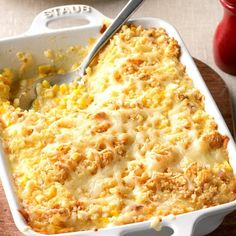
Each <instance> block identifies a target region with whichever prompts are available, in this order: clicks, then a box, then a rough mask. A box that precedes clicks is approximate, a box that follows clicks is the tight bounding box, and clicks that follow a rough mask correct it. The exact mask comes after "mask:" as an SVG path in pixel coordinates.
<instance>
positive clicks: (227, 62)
mask: <svg viewBox="0 0 236 236" xmlns="http://www.w3.org/2000/svg"><path fill="white" fill-rule="evenodd" d="M220 2H221V4H222V5H223V7H224V17H223V19H222V21H221V22H220V24H219V25H218V27H217V29H216V32H215V37H214V57H215V62H216V64H217V65H218V66H219V68H220V69H222V70H223V71H224V72H226V73H228V74H232V75H236V0H220Z"/></svg>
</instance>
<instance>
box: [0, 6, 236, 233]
mask: <svg viewBox="0 0 236 236" xmlns="http://www.w3.org/2000/svg"><path fill="white" fill-rule="evenodd" d="M65 17H76V18H79V19H84V20H88V22H89V23H88V24H87V25H83V26H78V27H73V28H66V29H60V30H52V29H49V28H48V23H49V22H51V21H54V20H57V19H59V18H65ZM104 20H110V19H109V18H107V17H105V16H104V15H102V14H101V13H100V12H98V11H97V10H95V9H93V8H91V7H89V6H83V5H68V6H61V7H55V8H51V9H48V10H46V11H43V12H41V13H40V14H39V15H38V16H37V17H36V18H35V19H34V21H33V23H32V25H31V27H30V29H29V31H28V32H26V33H25V34H23V35H20V36H17V37H12V38H7V39H3V40H0V69H2V68H4V67H11V68H13V69H16V68H17V67H18V65H19V62H18V61H17V58H16V57H15V54H16V53H17V52H18V51H25V52H30V53H32V54H33V56H34V59H35V62H36V64H41V63H44V61H45V58H44V56H43V53H42V52H43V51H44V50H46V49H48V48H50V49H61V48H67V47H69V46H71V45H77V44H80V45H86V43H87V40H88V38H90V37H96V36H98V35H99V29H100V27H101V25H102V22H103V21H104ZM131 22H132V23H134V24H138V25H142V26H144V27H163V28H165V29H166V31H167V33H168V34H169V35H170V36H172V37H174V38H175V39H177V41H178V43H179V45H180V46H181V62H182V63H183V64H184V65H186V69H187V73H188V74H189V76H190V77H191V78H192V79H193V82H194V85H195V86H196V87H197V88H198V89H199V90H200V91H201V93H202V94H203V95H204V96H205V106H206V111H207V112H208V113H209V114H210V115H211V116H213V117H214V118H215V120H216V122H217V124H218V126H219V131H220V132H221V133H222V134H225V135H227V136H228V137H229V138H230V141H229V144H228V151H229V156H230V164H231V165H232V167H233V169H234V173H235V174H236V160H234V156H235V157H236V146H235V143H234V141H233V138H232V136H231V134H230V132H229V130H228V128H227V126H226V124H225V122H224V120H223V118H222V116H221V114H220V112H219V110H218V108H217V106H216V104H215V102H214V100H213V99H212V96H211V94H210V92H209V91H208V89H207V87H206V85H205V83H204V80H203V79H202V77H201V75H200V73H199V71H198V69H197V67H196V65H195V64H194V62H193V60H192V58H191V56H190V55H189V53H188V51H187V49H186V47H185V45H184V43H183V41H182V39H181V38H180V36H179V34H178V33H177V31H176V30H175V28H174V27H173V26H172V25H170V24H169V23H167V22H165V21H163V20H161V19H157V18H139V19H134V20H131ZM0 177H1V180H2V184H3V187H4V190H5V193H6V197H7V200H8V203H9V206H10V209H11V212H12V215H13V218H14V221H15V224H16V226H17V228H18V229H19V230H20V231H21V232H22V233H23V234H24V235H28V236H37V235H38V236H40V235H43V234H39V233H36V232H34V231H33V230H31V229H30V228H29V227H28V226H27V224H26V222H25V220H24V218H23V217H22V215H21V214H20V212H19V211H18V209H19V205H18V202H17V197H16V194H15V192H14V187H13V182H12V179H11V174H10V171H9V168H8V163H7V160H6V158H4V153H3V150H2V148H1V146H0ZM235 209H236V201H234V202H230V203H227V204H223V205H219V206H215V207H210V208H207V209H203V210H199V211H194V212H190V213H186V214H182V215H178V216H175V217H172V216H168V217H165V218H164V219H163V221H162V223H161V225H162V226H166V227H169V228H171V229H172V230H170V229H166V228H165V227H164V229H163V230H162V231H160V232H156V231H154V230H151V229H150V221H146V222H141V223H135V224H129V225H124V226H118V227H111V228H106V229H101V230H99V231H97V232H94V231H83V232H74V233H65V234H60V235H63V236H74V235H78V236H79V235H81V236H82V235H83V236H88V235H91V236H92V235H94V236H118V235H120V236H132V235H133V236H134V235H135V236H138V235H140V236H141V235H144V234H146V235H147V236H151V235H153V236H154V235H159V236H160V235H163V236H164V235H171V233H173V231H174V234H173V235H175V236H193V235H205V234H208V233H210V232H211V231H213V230H214V229H216V228H217V227H218V226H219V225H220V223H221V222H222V221H223V219H224V217H225V215H227V214H228V213H230V212H232V211H233V210H235ZM57 235H58V234H57Z"/></svg>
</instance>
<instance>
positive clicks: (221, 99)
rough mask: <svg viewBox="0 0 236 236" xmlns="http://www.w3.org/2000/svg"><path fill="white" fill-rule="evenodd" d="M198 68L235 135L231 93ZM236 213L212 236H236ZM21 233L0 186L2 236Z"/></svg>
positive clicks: (209, 71) (202, 66) (210, 72)
mask: <svg viewBox="0 0 236 236" xmlns="http://www.w3.org/2000/svg"><path fill="white" fill-rule="evenodd" d="M195 62H196V63H197V66H198V68H199V70H200V72H201V74H202V76H203V78H204V79H205V82H206V83H207V86H208V88H209V89H210V91H211V93H212V95H213V97H214V99H215V101H216V102H217V105H218V107H219V108H220V110H221V113H222V115H223V116H224V119H225V121H226V123H227V125H228V127H229V129H230V130H231V132H232V133H234V126H233V119H232V109H231V108H232V104H231V99H230V96H229V91H228V89H227V86H226V84H225V83H224V81H223V80H222V79H221V78H220V76H219V75H218V74H216V73H215V72H214V71H213V70H212V69H211V68H210V67H208V66H207V65H206V64H204V63H202V62H201V61H199V60H196V59H195ZM235 225H236V211H235V212H234V213H232V214H230V215H229V216H227V217H226V218H225V220H224V222H223V224H222V225H221V226H220V227H219V228H218V229H217V230H216V231H215V232H213V233H211V234H210V236H224V235H228V236H233V235H236V227H235ZM20 235H21V233H19V231H18V230H17V229H16V227H15V224H14V222H13V220H12V216H11V213H10V210H9V208H8V204H7V201H6V199H5V195H4V193H3V189H2V186H1V185H0V236H20ZM183 236H186V235H183Z"/></svg>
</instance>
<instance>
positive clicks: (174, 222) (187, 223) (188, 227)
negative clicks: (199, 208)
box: [161, 212, 200, 236]
mask: <svg viewBox="0 0 236 236" xmlns="http://www.w3.org/2000/svg"><path fill="white" fill-rule="evenodd" d="M199 217H200V215H199V214H196V212H191V213H187V214H183V215H178V216H172V215H170V216H168V217H165V218H164V219H163V221H162V223H161V226H162V227H164V226H166V227H169V228H171V229H172V230H173V231H174V232H173V234H172V235H171V236H192V235H193V233H194V228H195V225H196V223H197V221H198V220H199Z"/></svg>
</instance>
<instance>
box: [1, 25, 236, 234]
mask: <svg viewBox="0 0 236 236" xmlns="http://www.w3.org/2000/svg"><path fill="white" fill-rule="evenodd" d="M80 50H82V52H83V55H85V54H86V53H85V49H82V48H81V49H79V50H78V51H80ZM180 50H181V49H180V46H179V45H178V42H177V41H176V40H175V39H173V38H170V37H169V36H168V35H167V33H166V32H165V30H164V29H162V28H158V29H157V28H148V29H145V28H143V27H141V26H134V25H125V26H123V27H122V29H121V30H120V31H119V32H118V33H117V34H115V36H114V37H113V38H112V39H111V40H110V42H109V43H108V44H107V45H106V46H105V48H104V49H103V50H102V51H101V52H100V53H99V55H98V56H97V58H96V59H95V60H94V61H93V63H92V64H91V65H90V67H89V68H87V74H86V75H85V77H84V78H83V80H84V83H83V84H78V83H77V82H73V83H70V84H62V85H60V86H58V85H54V86H51V85H50V84H49V83H48V82H47V81H44V82H42V83H41V84H39V85H38V87H37V92H38V96H37V99H36V100H35V101H34V102H33V105H32V108H31V109H30V110H28V111H27V110H22V109H20V108H19V107H18V103H17V99H14V101H13V100H12V94H11V93H12V91H14V88H12V85H13V77H14V75H13V72H12V71H11V70H10V69H5V70H3V71H2V73H1V75H0V135H1V140H2V143H3V147H4V151H5V154H6V158H7V159H8V160H9V162H10V166H11V171H12V175H13V179H14V183H15V188H16V192H17V195H18V198H19V201H20V204H21V209H20V211H21V213H22V215H23V216H24V218H25V220H26V221H27V223H28V225H29V226H30V227H32V229H33V230H35V231H37V232H40V233H45V234H55V233H64V232H73V231H81V230H90V229H93V230H97V229H100V228H104V227H110V226H113V225H123V224H130V223H134V222H141V221H145V220H149V219H151V220H155V219H156V218H157V217H158V218H159V217H163V216H166V215H169V214H173V215H178V214H181V213H185V212H190V211H195V210H198V209H202V208H207V207H210V206H215V205H219V204H223V203H226V202H230V201H233V200H235V198H236V192H235V191H236V188H235V186H236V185H235V176H234V174H233V170H232V167H231V166H230V164H229V160H228V159H229V158H228V152H227V143H228V140H229V139H228V137H226V136H224V135H222V134H220V133H219V131H218V129H217V124H216V122H215V121H214V119H213V118H212V117H211V116H209V115H208V114H207V113H206V112H205V109H204V97H203V95H202V94H201V93H200V92H199V90H198V89H196V88H195V87H194V85H193V82H192V80H191V78H189V76H188V75H187V73H186V71H185V66H184V65H182V64H181V62H180V59H179V57H180ZM46 54H47V56H50V55H51V54H50V55H49V54H48V53H46ZM81 60H82V58H81V59H80V60H78V61H76V62H75V63H77V64H78V65H79V63H80V61H81ZM39 68H41V69H39V75H40V76H43V75H42V74H43V73H44V74H45V73H46V74H47V73H50V68H51V67H50V66H49V67H42V66H41V67H39ZM52 68H54V67H52ZM53 72H54V73H55V72H58V73H62V72H63V69H62V70H58V68H57V69H55V70H54V71H53Z"/></svg>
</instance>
